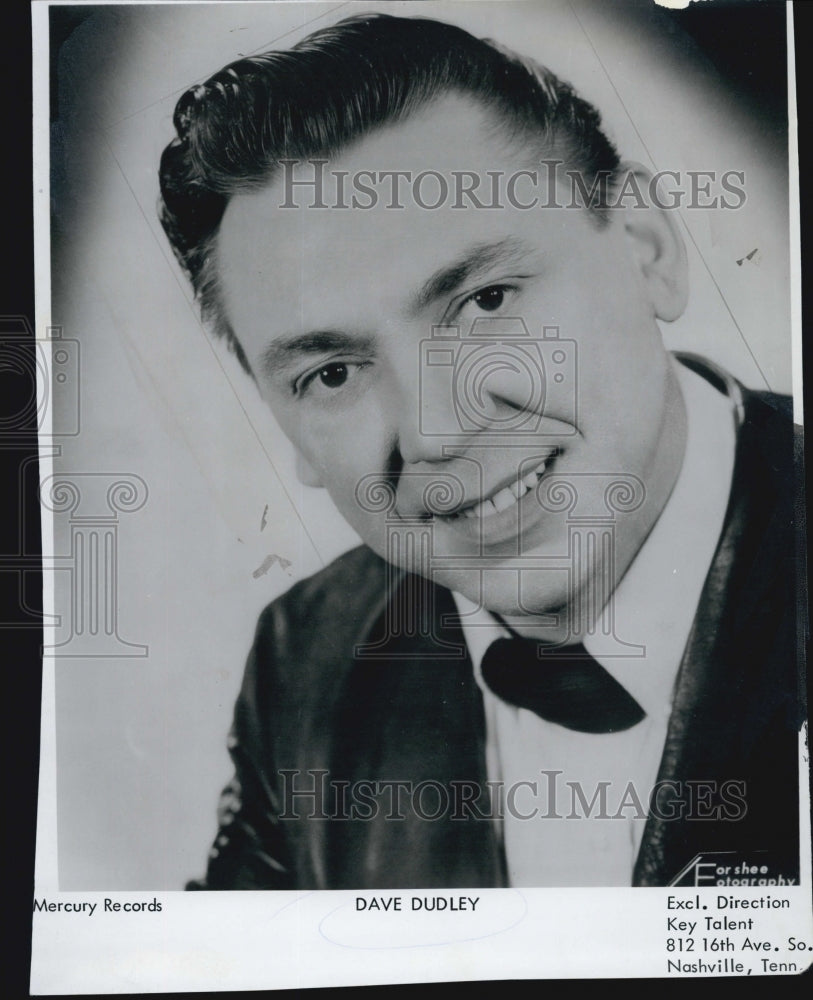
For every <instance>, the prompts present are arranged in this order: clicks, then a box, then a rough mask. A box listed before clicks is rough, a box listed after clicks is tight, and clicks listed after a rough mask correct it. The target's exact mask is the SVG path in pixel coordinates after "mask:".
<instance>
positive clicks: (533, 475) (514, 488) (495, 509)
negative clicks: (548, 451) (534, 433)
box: [454, 455, 553, 518]
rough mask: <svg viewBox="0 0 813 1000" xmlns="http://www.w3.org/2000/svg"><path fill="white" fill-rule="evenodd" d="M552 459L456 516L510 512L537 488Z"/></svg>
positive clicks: (468, 516) (469, 516)
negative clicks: (529, 492)
mask: <svg viewBox="0 0 813 1000" xmlns="http://www.w3.org/2000/svg"><path fill="white" fill-rule="evenodd" d="M552 457H553V456H552V455H549V456H548V458H546V459H545V460H544V461H542V462H540V463H539V465H537V467H536V468H535V469H534V470H533V472H529V473H527V475H524V476H523V477H522V478H521V479H520V480H518V481H517V482H516V483H511V485H510V486H505V487H503V488H502V489H501V490H499V491H498V492H497V493H495V494H494V496H493V497H490V498H489V499H488V500H482V501H480V503H476V504H474V505H473V506H472V507H465V508H464V509H463V510H459V511H458V512H457V514H456V515H454V516H456V517H466V518H472V517H478V518H480V517H491V516H492V515H493V514H499V513H502V511H504V510H508V508H509V507H512V506H513V505H514V504H515V503H517V502H518V501H519V500H521V499H522V498H523V497H524V496H525V494H526V493H527V492H528V491H529V490H532V489H534V488H535V487H536V484H537V483H538V482H539V479H540V477H541V476H542V475H544V473H545V469H546V468H547V464H548V462H549V461H550V460H551V458H552Z"/></svg>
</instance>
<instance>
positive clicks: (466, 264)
mask: <svg viewBox="0 0 813 1000" xmlns="http://www.w3.org/2000/svg"><path fill="white" fill-rule="evenodd" d="M531 252H532V248H531V246H530V245H529V244H528V243H526V242H525V241H524V240H521V239H518V238H517V237H515V236H508V237H506V238H505V239H503V240H498V241H497V242H496V243H476V244H474V246H471V247H468V248H467V249H466V250H464V251H463V252H462V253H461V254H460V255H459V256H458V258H457V259H456V260H454V261H452V263H451V264H447V265H446V266H445V267H442V268H440V270H438V271H435V273H434V274H433V275H432V276H431V277H430V278H428V279H427V280H426V281H425V282H424V283H423V285H422V286H421V287H420V289H419V290H418V292H417V293H416V294H415V296H413V299H412V309H413V310H414V311H415V312H420V310H421V309H425V308H426V306H428V305H430V304H431V303H432V302H434V301H435V300H436V299H438V298H440V297H441V296H444V295H448V294H449V293H450V292H453V291H455V290H456V289H457V288H459V287H460V285H462V284H463V282H464V281H467V280H468V279H469V278H471V277H472V276H473V275H477V274H480V273H482V272H483V271H485V270H487V269H489V268H492V267H495V266H496V265H498V264H514V263H518V262H520V261H521V260H524V259H525V258H526V257H527V256H528V254H530V253H531Z"/></svg>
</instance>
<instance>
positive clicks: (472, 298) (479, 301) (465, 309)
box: [456, 285, 517, 318]
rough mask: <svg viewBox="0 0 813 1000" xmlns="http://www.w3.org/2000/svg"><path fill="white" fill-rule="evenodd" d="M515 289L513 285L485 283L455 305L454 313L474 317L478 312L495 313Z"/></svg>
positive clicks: (463, 316)
mask: <svg viewBox="0 0 813 1000" xmlns="http://www.w3.org/2000/svg"><path fill="white" fill-rule="evenodd" d="M516 290H517V289H516V287H515V286H514V285H487V286H486V287H485V288H481V289H480V290H479V291H477V292H472V294H471V295H469V296H468V297H467V298H465V299H464V300H463V301H462V302H461V303H460V305H459V306H458V307H457V310H456V315H457V316H459V317H461V318H465V317H469V318H474V317H476V316H477V315H478V314H479V313H495V312H497V311H498V310H500V309H502V308H503V306H504V305H505V304H506V301H507V300H508V298H509V297H510V296H511V295H512V293H514V292H516Z"/></svg>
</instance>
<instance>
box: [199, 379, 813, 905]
mask: <svg viewBox="0 0 813 1000" xmlns="http://www.w3.org/2000/svg"><path fill="white" fill-rule="evenodd" d="M743 400H744V412H743V420H742V425H741V428H740V431H739V436H738V442H737V452H736V458H735V467H734V477H733V485H732V491H731V496H730V500H729V506H728V510H727V513H726V517H725V521H724V527H723V531H722V534H721V538H720V541H719V543H718V547H717V550H716V553H715V556H714V559H713V562H712V565H711V568H710V571H709V574H708V577H707V579H706V582H705V586H704V589H703V592H702V596H701V599H700V603H699V606H698V610H697V615H696V618H695V622H694V625H693V628H692V631H691V634H690V637H689V640H688V643H687V647H686V650H685V653H684V656H683V660H682V664H681V667H680V671H679V674H678V678H677V682H676V690H675V698H674V707H673V712H672V716H671V720H670V723H669V728H668V735H667V739H666V745H665V749H664V753H663V758H662V762H661V767H660V772H659V776H658V780H659V783H664V787H665V788H666V799H662V800H661V808H660V810H659V811H660V813H661V818H658V817H656V816H650V818H649V819H648V821H647V824H646V828H645V832H644V836H643V841H642V844H641V848H640V852H639V855H638V859H637V863H636V865H635V872H634V877H633V884H634V885H665V884H668V883H669V882H670V881H671V880H672V879H673V878H675V877H676V876H677V875H678V874H679V872H680V871H681V869H683V868H684V867H685V866H686V865H688V864H689V863H690V862H691V861H692V859H693V858H694V857H695V856H696V855H697V854H699V853H705V852H714V851H725V852H738V855H739V854H742V853H743V852H755V851H757V852H761V851H765V852H768V853H767V854H766V855H764V856H765V857H768V858H769V860H770V862H771V864H772V866H773V870H776V868H777V866H778V867H779V868H781V870H782V871H783V872H784V873H785V874H786V875H793V874H794V873H796V875H795V877H796V878H797V880H798V853H799V843H798V770H797V768H798V764H797V760H798V731H799V727H800V725H801V720H802V718H803V706H802V694H803V686H802V679H801V678H802V669H801V663H802V655H801V654H802V645H803V637H804V631H805V630H804V628H803V627H801V624H802V623H800V620H799V619H800V614H799V612H798V611H797V608H804V607H805V604H804V600H803V597H802V596H801V593H802V591H801V589H800V587H799V586H798V581H799V580H800V578H803V573H804V561H803V558H804V549H803V548H800V549H799V551H798V553H797V544H798V545H801V542H799V541H797V539H798V538H799V536H800V532H799V527H800V519H801V518H800V515H801V508H799V510H797V511H795V510H794V506H795V502H794V436H793V427H792V422H791V419H790V416H789V413H788V411H787V401H785V400H783V399H781V398H779V397H775V396H770V395H767V394H758V393H753V392H748V391H745V390H743ZM405 594H406V595H408V600H406V601H404V600H403V597H404V595H405ZM797 601H798V602H799V603H798V605H797ZM393 602H394V604H393ZM388 606H389V609H390V610H391V609H392V608H393V607H394V606H396V607H401V608H402V611H403V607H404V606H405V607H406V608H407V609H410V608H411V609H413V611H414V615H413V619H412V620H411V621H407V622H404V621H402V622H401V626H402V627H401V628H399V629H395V630H393V629H392V628H387V627H385V623H386V621H387V620H388V619H387V610H388ZM455 614H456V609H455V606H454V603H453V599H452V597H451V594H450V593H449V592H448V591H446V590H443V589H441V588H438V587H435V586H433V585H432V584H430V583H428V582H426V581H423V580H420V579H418V578H416V577H413V576H409V575H406V574H404V573H402V572H400V571H397V570H394V569H392V568H391V567H389V566H388V565H387V564H386V563H385V562H383V561H382V560H381V559H379V558H378V557H377V556H375V555H374V554H373V553H372V552H371V551H370V550H369V549H367V548H364V547H362V548H358V549H355V550H353V551H351V552H348V553H346V554H345V555H343V556H341V557H340V558H339V559H338V560H336V561H335V562H334V563H333V564H332V565H330V566H328V567H327V568H326V569H325V570H323V571H322V572H320V573H318V574H316V575H315V576H313V577H311V578H310V579H308V580H304V581H303V582H301V583H299V584H297V585H296V586H294V587H293V588H292V589H291V590H290V591H289V592H288V593H287V594H285V595H284V596H283V597H281V598H280V599H278V600H277V601H275V602H274V603H272V604H271V605H270V606H269V607H268V608H266V610H265V611H264V612H263V614H262V615H261V617H260V620H259V625H258V628H257V634H256V638H255V642H254V646H253V649H252V651H251V654H250V656H249V659H248V665H247V668H246V673H245V679H244V682H243V686H242V691H241V694H240V696H239V699H238V701H237V706H236V710H235V716H234V726H233V730H232V735H231V737H230V749H231V753H232V757H233V760H234V764H235V779H234V781H233V782H232V783H231V784H230V785H229V786H228V787H227V789H226V790H225V791H224V794H223V797H222V800H221V806H220V813H219V819H220V829H219V832H218V836H217V840H216V841H215V845H214V847H213V850H212V852H211V854H210V859H209V864H208V871H207V874H206V877H205V880H201V881H198V882H193V883H190V884H189V888H197V889H287V888H298V889H339V888H358V889H371V888H401V887H415V888H436V887H437V888H452V887H468V888H477V887H481V886H502V885H505V884H506V875H505V860H504V856H503V852H502V849H501V847H500V840H499V838H498V836H497V835H496V830H495V828H494V822H493V821H492V820H490V819H488V818H480V817H486V816H487V815H488V807H487V804H486V800H485V797H484V796H485V782H486V780H487V775H486V765H485V755H484V747H485V723H484V715H483V705H482V697H481V694H480V691H479V689H478V687H477V684H476V682H475V680H474V678H473V674H472V666H471V662H470V660H469V658H468V654H467V652H466V647H465V643H464V641H463V636H462V632H461V630H460V628H459V625H457V624H455V623H454V621H453V620H452V621H451V622H450V621H447V620H446V619H448V618H452V619H453V618H454V616H455ZM415 615H417V617H415ZM376 781H378V782H390V783H392V782H398V781H409V782H411V783H412V787H413V788H414V787H415V785H416V784H417V783H419V782H429V783H432V786H433V787H434V792H433V790H432V786H430V785H427V794H426V796H425V799H424V800H423V801H424V802H425V806H424V808H425V810H426V813H427V815H434V811H435V809H436V804H437V803H439V799H438V798H437V797H436V798H434V799H433V798H432V796H433V794H434V795H436V796H437V795H439V794H440V793H439V792H438V791H437V786H438V785H441V786H444V787H446V788H452V787H454V788H456V789H458V790H460V789H462V788H464V787H467V788H469V789H470V791H469V792H468V793H463V798H465V795H466V794H468V795H469V803H468V807H466V808H462V807H461V804H460V803H461V800H460V799H454V804H452V805H450V808H447V809H446V810H445V811H444V812H443V814H442V815H441V816H440V818H437V819H434V820H433V819H430V818H425V817H424V818H422V817H421V816H420V815H416V813H415V811H414V810H413V809H412V808H410V807H409V806H408V805H407V806H406V807H403V808H400V807H399V804H398V801H397V798H396V797H395V791H396V786H394V785H392V784H390V785H387V786H379V787H378V788H377V789H374V788H373V786H372V785H370V786H369V787H367V786H365V785H364V783H365V782H370V783H372V782H376ZM732 781H738V782H743V783H744V786H743V796H742V797H743V799H744V801H745V803H746V807H747V808H746V810H745V814H744V815H741V813H742V809H739V810H730V809H728V810H723V814H722V816H723V818H721V814H720V813H719V812H717V813H716V816H717V818H716V819H713V820H712V819H709V818H689V817H687V816H686V815H683V816H682V817H681V807H680V801H681V800H685V798H686V794H687V790H689V789H695V791H696V790H697V788H699V787H700V786H698V785H691V784H690V783H691V782H699V783H701V784H702V785H704V786H706V785H708V784H709V783H714V784H713V785H712V787H716V788H718V789H719V787H720V786H721V785H722V783H725V782H732ZM343 783H345V784H343ZM359 783H361V784H359ZM668 783H674V784H673V785H672V784H668ZM382 787H383V788H384V791H382ZM727 787H729V788H730V787H731V786H730V785H729V786H727ZM365 788H366V789H367V793H368V794H367V796H366V799H365V796H364V790H365ZM342 789H345V791H344V793H342ZM349 789H352V790H353V791H352V795H353V798H352V801H350V800H347V795H348V791H347V790H349ZM308 790H311V791H312V794H294V793H297V792H305V793H307V792H308ZM478 790H483V791H482V795H481V794H480V792H479V791H478ZM374 791H378V792H380V794H378V796H377V797H376V796H375V795H374V794H373V793H374ZM360 793H361V801H359V794H360ZM672 793H674V796H675V799H674V802H673V804H674V805H675V808H674V809H673V810H672V812H674V814H675V816H676V818H674V819H666V818H664V813H666V814H667V815H668V813H669V807H668V805H667V804H665V803H666V802H667V800H668V798H669V795H670V794H672ZM342 794H344V796H345V801H342ZM705 794H706V793H700V806H699V807H698V806H697V804H696V805H695V809H694V812H695V813H699V814H700V816H703V815H704V814H705V816H706V817H708V816H709V815H715V807H714V802H713V801H710V800H704V795H705ZM478 796H479V797H478ZM712 799H714V796H712ZM704 801H705V803H706V804H705V806H704ZM715 801H717V805H718V806H719V800H715ZM450 803H451V800H450ZM353 809H355V813H353V812H352V810H353ZM309 814H311V818H308V816H309ZM350 815H355V816H356V817H357V818H355V819H353V818H347V817H348V816H350ZM726 815H727V816H728V818H725V816H726ZM285 817H291V818H285ZM297 817H298V818H297ZM541 822H544V821H541Z"/></svg>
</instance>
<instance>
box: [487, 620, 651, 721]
mask: <svg viewBox="0 0 813 1000" xmlns="http://www.w3.org/2000/svg"><path fill="white" fill-rule="evenodd" d="M480 672H481V674H482V677H483V680H484V681H485V682H486V684H487V685H488V686H489V688H491V690H492V691H493V692H494V694H496V695H497V696H498V697H499V698H502V700H503V701H507V702H509V703H510V704H512V705H516V706H517V707H518V708H529V709H530V710H531V711H533V712H536V714H537V715H539V716H540V717H541V718H543V719H547V721H548V722H556V723H558V724H559V725H560V726H566V727H567V728H568V729H576V730H579V731H580V732H584V733H615V732H620V731H621V730H623V729H630V728H631V727H632V726H634V725H636V724H637V723H639V722H640V721H641V719H643V717H644V715H645V712H644V710H643V709H642V708H641V706H640V705H639V704H638V702H637V701H636V700H635V699H634V698H633V697H632V695H631V694H629V692H628V691H626V690H625V689H624V688H623V687H622V686H621V685H620V684H619V683H618V681H616V680H614V679H613V678H612V677H611V676H610V674H608V673H607V671H606V670H605V669H604V667H602V666H601V664H600V663H598V662H597V661H596V660H594V659H593V657H592V656H591V655H590V654H589V653H588V652H587V650H586V649H585V648H584V646H582V645H577V646H566V647H561V646H560V647H557V648H556V649H553V650H551V651H550V652H548V651H547V650H546V649H545V646H544V644H543V643H538V642H536V641H534V640H533V639H522V638H519V637H516V638H511V639H497V640H496V641H495V642H493V643H492V644H491V645H490V646H489V647H488V649H487V650H486V653H485V656H484V657H483V662H482V665H481V667H480Z"/></svg>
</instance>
